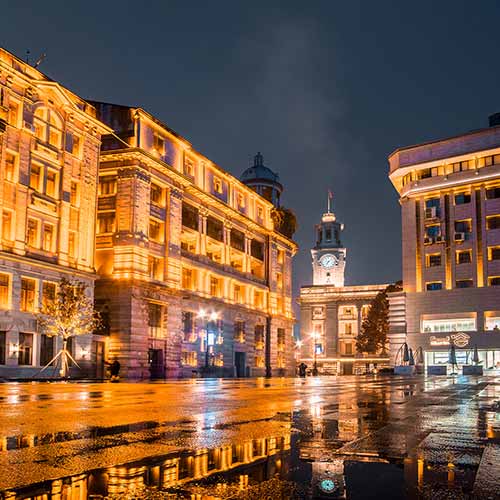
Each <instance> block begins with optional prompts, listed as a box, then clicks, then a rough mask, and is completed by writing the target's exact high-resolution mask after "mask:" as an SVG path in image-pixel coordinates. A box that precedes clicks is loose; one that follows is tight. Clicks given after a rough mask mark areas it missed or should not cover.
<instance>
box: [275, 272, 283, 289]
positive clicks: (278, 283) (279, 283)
mask: <svg viewBox="0 0 500 500" xmlns="http://www.w3.org/2000/svg"><path fill="white" fill-rule="evenodd" d="M276 286H277V287H278V289H279V290H281V289H282V288H283V274H281V273H276Z"/></svg>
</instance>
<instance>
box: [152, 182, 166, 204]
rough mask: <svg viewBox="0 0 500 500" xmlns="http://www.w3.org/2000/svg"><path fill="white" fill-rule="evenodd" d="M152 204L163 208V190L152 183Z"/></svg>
mask: <svg viewBox="0 0 500 500" xmlns="http://www.w3.org/2000/svg"><path fill="white" fill-rule="evenodd" d="M150 196H151V203H154V204H155V205H160V206H163V189H162V188H161V187H160V186H158V184H154V183H151V195H150Z"/></svg>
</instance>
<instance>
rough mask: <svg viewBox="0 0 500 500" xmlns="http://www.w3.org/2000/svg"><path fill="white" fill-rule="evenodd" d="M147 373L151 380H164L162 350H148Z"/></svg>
mask: <svg viewBox="0 0 500 500" xmlns="http://www.w3.org/2000/svg"><path fill="white" fill-rule="evenodd" d="M148 357H149V371H150V373H151V378H152V379H158V378H165V364H164V362H163V349H149V353H148Z"/></svg>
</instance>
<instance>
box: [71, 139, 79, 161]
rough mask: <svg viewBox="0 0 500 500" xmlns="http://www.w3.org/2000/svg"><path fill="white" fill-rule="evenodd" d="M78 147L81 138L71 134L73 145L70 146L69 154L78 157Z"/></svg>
mask: <svg viewBox="0 0 500 500" xmlns="http://www.w3.org/2000/svg"><path fill="white" fill-rule="evenodd" d="M80 149H81V139H80V137H78V136H77V135H74V136H73V145H72V148H71V154H73V155H74V156H77V157H80Z"/></svg>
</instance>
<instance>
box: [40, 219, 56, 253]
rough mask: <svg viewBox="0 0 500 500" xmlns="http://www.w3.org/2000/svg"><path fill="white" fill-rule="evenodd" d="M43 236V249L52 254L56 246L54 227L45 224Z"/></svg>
mask: <svg viewBox="0 0 500 500" xmlns="http://www.w3.org/2000/svg"><path fill="white" fill-rule="evenodd" d="M42 236H43V237H42V248H43V249H44V250H45V251H46V252H52V249H53V245H54V226H52V225H51V224H44V225H43V234H42Z"/></svg>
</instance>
